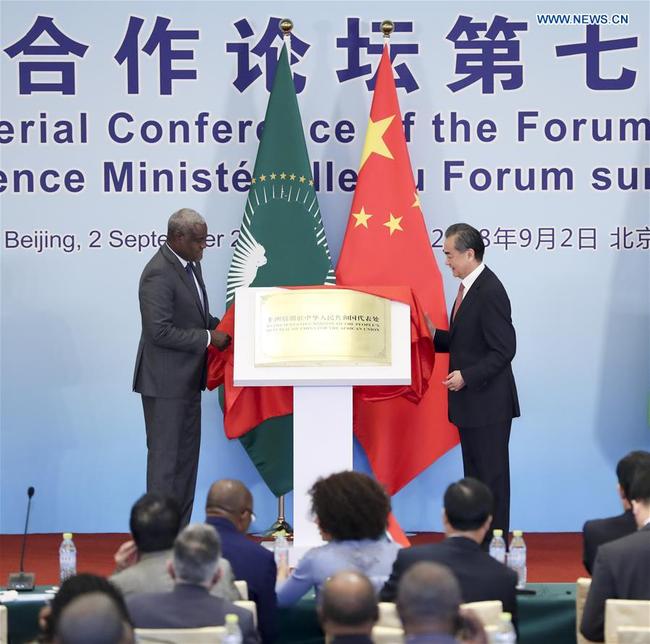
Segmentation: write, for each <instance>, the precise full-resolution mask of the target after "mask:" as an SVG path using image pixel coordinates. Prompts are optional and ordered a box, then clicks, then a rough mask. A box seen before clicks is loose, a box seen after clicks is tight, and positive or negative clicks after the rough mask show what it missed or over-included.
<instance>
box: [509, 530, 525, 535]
mask: <svg viewBox="0 0 650 644" xmlns="http://www.w3.org/2000/svg"><path fill="white" fill-rule="evenodd" d="M523 534H524V533H523V532H522V531H521V530H513V531H512V535H513V536H514V537H521V536H522V535H523Z"/></svg>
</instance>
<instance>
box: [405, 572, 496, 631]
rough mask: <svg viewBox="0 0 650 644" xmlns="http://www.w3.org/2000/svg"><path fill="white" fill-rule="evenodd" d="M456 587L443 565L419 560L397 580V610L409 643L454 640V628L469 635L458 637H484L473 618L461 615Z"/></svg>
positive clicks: (453, 578) (458, 588)
mask: <svg viewBox="0 0 650 644" xmlns="http://www.w3.org/2000/svg"><path fill="white" fill-rule="evenodd" d="M461 601H462V599H461V594H460V587H459V586H458V581H457V580H456V578H455V577H454V575H453V574H452V572H451V571H450V570H449V568H447V567H446V566H441V565H440V564H436V563H433V562H430V561H420V562H418V563H416V564H415V565H414V566H412V567H411V568H410V569H409V571H408V572H407V573H406V574H405V575H404V576H403V577H402V579H401V580H400V582H399V589H398V591H397V602H396V603H397V612H398V613H399V616H400V619H401V621H402V625H403V626H404V633H405V635H406V641H407V642H409V644H410V643H411V642H413V644H434V643H435V644H456V643H457V642H459V641H460V640H457V639H456V637H455V635H456V633H457V631H459V630H461V629H462V630H464V631H465V635H467V636H469V637H467V639H465V638H463V640H462V641H470V642H481V641H486V638H485V633H484V632H483V626H482V625H481V623H480V622H479V621H478V619H477V618H472V617H468V616H467V615H461V614H460V611H459V608H460V603H461Z"/></svg>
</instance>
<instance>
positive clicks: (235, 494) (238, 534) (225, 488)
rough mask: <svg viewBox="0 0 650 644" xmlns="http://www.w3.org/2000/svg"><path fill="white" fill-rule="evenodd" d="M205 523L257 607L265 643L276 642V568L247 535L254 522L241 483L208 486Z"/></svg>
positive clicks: (248, 495) (250, 502) (269, 555)
mask: <svg viewBox="0 0 650 644" xmlns="http://www.w3.org/2000/svg"><path fill="white" fill-rule="evenodd" d="M205 513H206V519H205V522H206V523H208V524H209V525H211V526H213V527H214V528H215V529H216V530H217V532H218V533H219V537H220V538H221V545H222V549H223V557H224V558H225V559H227V560H228V561H229V562H230V565H231V566H232V571H233V573H234V575H235V579H243V580H244V581H245V582H246V583H247V584H248V598H249V599H251V600H252V601H254V602H255V603H256V604H257V622H258V626H259V631H260V634H261V636H262V641H263V642H264V644H268V643H270V642H273V641H274V640H275V635H276V621H275V611H276V606H277V598H276V596H275V582H276V579H277V568H276V565H275V559H274V557H273V553H272V552H271V551H270V550H267V549H266V548H264V547H263V546H260V545H259V544H257V543H255V542H254V541H252V540H251V539H249V538H248V537H247V536H246V532H247V530H248V528H249V526H250V524H251V521H252V520H253V495H252V494H251V493H250V490H249V489H248V488H247V487H246V486H245V485H244V484H243V483H242V482H241V481H236V480H231V479H223V480H221V481H216V482H215V483H213V484H212V486H211V487H210V490H209V492H208V498H207V501H206V506H205Z"/></svg>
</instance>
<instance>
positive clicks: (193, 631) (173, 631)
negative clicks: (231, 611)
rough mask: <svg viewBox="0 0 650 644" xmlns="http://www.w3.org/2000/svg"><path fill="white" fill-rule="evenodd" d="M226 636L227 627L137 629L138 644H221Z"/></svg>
mask: <svg viewBox="0 0 650 644" xmlns="http://www.w3.org/2000/svg"><path fill="white" fill-rule="evenodd" d="M225 634H226V627H225V626H207V627H205V628H136V629H135V635H136V641H137V642H138V644H211V643H214V644H219V642H221V639H222V638H223V636H224V635H225Z"/></svg>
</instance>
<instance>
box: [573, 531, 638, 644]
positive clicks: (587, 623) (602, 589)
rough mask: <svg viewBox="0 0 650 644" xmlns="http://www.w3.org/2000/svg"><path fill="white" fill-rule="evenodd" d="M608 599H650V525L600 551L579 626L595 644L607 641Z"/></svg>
mask: <svg viewBox="0 0 650 644" xmlns="http://www.w3.org/2000/svg"><path fill="white" fill-rule="evenodd" d="M607 599H650V525H647V526H645V527H644V528H642V529H641V530H638V531H637V532H635V533H634V534H630V535H628V536H627V537H622V538H621V539H617V540H616V541H612V542H610V543H605V544H603V545H602V546H600V548H598V554H597V555H596V562H595V563H594V574H593V578H592V581H591V588H590V589H589V595H587V601H586V603H585V610H584V613H583V615H582V624H581V626H580V631H581V632H582V634H583V635H584V636H585V637H586V638H587V639H589V640H592V641H594V642H602V641H603V639H604V637H605V601H606V600H607Z"/></svg>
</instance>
